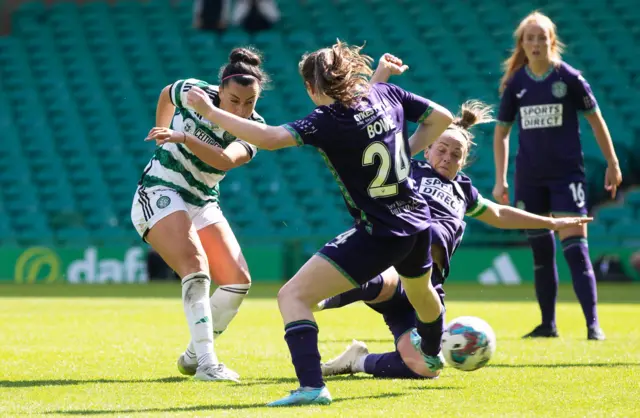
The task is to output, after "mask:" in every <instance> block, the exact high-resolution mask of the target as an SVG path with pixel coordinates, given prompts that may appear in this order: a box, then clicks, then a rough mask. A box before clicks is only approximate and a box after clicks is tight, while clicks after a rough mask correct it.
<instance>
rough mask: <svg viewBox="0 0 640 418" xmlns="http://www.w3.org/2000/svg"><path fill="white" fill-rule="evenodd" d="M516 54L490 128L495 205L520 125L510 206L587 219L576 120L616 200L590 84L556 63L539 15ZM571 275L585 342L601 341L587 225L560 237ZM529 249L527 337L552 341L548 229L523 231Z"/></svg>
mask: <svg viewBox="0 0 640 418" xmlns="http://www.w3.org/2000/svg"><path fill="white" fill-rule="evenodd" d="M515 39H516V47H515V49H514V52H513V55H512V56H511V57H510V58H509V59H508V60H507V61H506V62H505V65H504V66H505V74H504V77H503V78H502V83H501V92H502V99H501V102H500V112H499V114H498V125H497V126H496V128H495V135H494V151H495V164H496V185H495V187H494V190H493V195H494V198H495V199H496V200H497V201H498V202H500V203H505V204H507V203H508V201H509V193H508V192H509V189H508V184H507V177H506V176H507V166H508V163H509V158H508V150H509V147H508V143H509V131H510V129H511V124H512V123H513V122H514V121H515V120H516V118H517V119H518V125H519V128H520V129H519V137H518V142H519V149H518V154H517V156H516V170H515V202H516V206H518V207H522V208H524V209H526V210H527V211H529V212H533V213H538V214H549V213H551V214H553V215H555V216H557V215H561V214H582V215H585V214H586V213H587V205H586V196H585V174H584V162H583V156H582V147H581V144H580V130H579V123H578V116H579V113H583V114H584V115H585V117H586V119H587V121H588V122H589V124H590V125H591V128H592V129H593V133H594V135H595V137H596V140H597V142H598V145H599V146H600V149H601V150H602V154H603V155H604V157H605V159H606V160H607V162H608V167H607V170H606V173H605V188H606V189H607V190H609V191H610V192H611V196H612V197H615V195H616V189H617V187H618V186H619V185H620V183H621V181H622V175H621V172H620V167H619V165H618V159H617V157H616V153H615V150H614V148H613V144H612V142H611V136H610V134H609V130H608V129H607V125H606V123H605V121H604V119H603V117H602V114H601V113H600V111H599V110H598V105H597V103H596V99H595V97H594V95H593V93H592V92H591V88H590V87H589V84H588V83H587V81H586V80H585V79H584V77H583V76H582V75H581V74H580V72H579V71H577V70H576V69H574V68H572V67H571V66H569V65H568V64H566V63H565V62H563V61H561V57H560V53H561V51H562V44H561V43H560V41H559V40H558V38H557V36H556V30H555V25H554V24H553V22H551V20H550V19H549V18H548V17H546V16H544V15H542V14H540V13H537V12H535V13H532V14H530V15H529V16H527V17H526V18H525V19H524V20H522V22H521V23H520V25H519V26H518V28H517V30H516V32H515ZM559 235H560V241H561V242H562V248H563V250H564V256H565V258H566V260H567V263H568V264H569V268H570V269H571V278H572V280H573V288H574V290H575V293H576V295H577V296H578V300H579V301H580V304H581V306H582V310H583V313H584V316H585V319H586V323H587V338H588V339H590V340H603V339H604V338H605V336H604V333H603V332H602V329H601V328H600V326H599V323H598V315H597V311H596V300H597V295H596V280H595V275H594V271H593V267H592V265H591V260H590V259H589V248H588V246H587V227H586V225H581V226H576V227H574V228H567V229H565V230H563V231H560V232H559ZM528 239H529V243H530V245H531V248H532V250H533V260H534V266H535V267H534V270H535V289H536V296H537V298H538V303H539V305H540V310H541V311H542V323H541V324H540V325H539V326H537V327H536V328H535V329H534V330H533V331H531V332H530V333H529V334H527V335H525V337H557V336H558V333H557V328H556V317H555V303H556V296H557V293H558V272H557V268H556V257H555V252H556V250H555V237H554V233H553V232H552V231H549V230H548V229H539V230H536V231H529V233H528Z"/></svg>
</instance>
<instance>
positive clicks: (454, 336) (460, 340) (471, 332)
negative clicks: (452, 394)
mask: <svg viewBox="0 0 640 418" xmlns="http://www.w3.org/2000/svg"><path fill="white" fill-rule="evenodd" d="M495 351H496V335H495V333H494V332H493V329H492V328H491V326H490V325H489V324H488V323H487V322H486V321H484V320H482V319H480V318H477V317H475V316H461V317H459V318H456V319H454V320H453V321H451V322H450V323H449V325H447V328H446V329H445V331H444V334H443V335H442V354H443V355H444V358H445V361H446V362H447V365H449V366H451V367H453V368H456V369H458V370H463V371H466V372H470V371H473V370H478V369H479V368H481V367H484V366H485V365H486V364H487V363H488V362H489V360H491V357H492V356H493V353H494V352H495Z"/></svg>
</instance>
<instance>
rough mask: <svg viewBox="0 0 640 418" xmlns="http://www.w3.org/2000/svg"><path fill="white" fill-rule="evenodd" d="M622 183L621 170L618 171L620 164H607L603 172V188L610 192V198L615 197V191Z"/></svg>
mask: <svg viewBox="0 0 640 418" xmlns="http://www.w3.org/2000/svg"><path fill="white" fill-rule="evenodd" d="M620 183H622V172H621V171H620V165H618V164H617V163H616V164H609V165H608V166H607V171H605V173H604V188H605V190H607V191H608V192H610V193H611V198H612V199H615V198H616V192H617V191H618V186H620Z"/></svg>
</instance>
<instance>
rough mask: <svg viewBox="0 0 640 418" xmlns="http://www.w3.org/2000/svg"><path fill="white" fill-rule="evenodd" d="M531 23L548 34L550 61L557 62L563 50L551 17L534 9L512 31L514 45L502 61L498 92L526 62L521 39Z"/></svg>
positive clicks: (501, 90) (502, 89)
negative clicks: (509, 53)
mask: <svg viewBox="0 0 640 418" xmlns="http://www.w3.org/2000/svg"><path fill="white" fill-rule="evenodd" d="M531 23H537V24H538V25H540V27H542V28H543V29H544V30H546V31H547V33H548V34H549V42H550V43H551V56H550V57H549V58H550V59H551V61H552V62H554V63H556V64H557V63H559V62H560V60H561V58H562V57H561V54H562V52H563V51H564V44H563V43H562V42H560V39H558V34H557V31H556V25H555V24H554V23H553V22H552V21H551V19H549V17H547V16H546V15H543V14H542V13H540V12H537V11H536V12H533V13H531V14H529V15H528V16H527V17H525V18H524V19H522V21H521V22H520V24H519V25H518V28H517V29H516V31H515V32H514V33H513V38H514V40H515V42H516V45H515V47H514V48H513V51H512V53H511V56H510V57H509V58H507V59H506V60H505V61H504V62H503V63H502V70H503V71H504V75H503V76H502V79H501V80H500V93H502V92H503V91H504V89H505V88H506V86H507V82H508V81H509V80H510V79H511V77H513V75H514V74H515V73H516V71H518V70H519V69H521V68H522V67H524V66H525V65H526V64H527V62H528V61H527V56H526V55H525V53H524V48H523V47H522V41H523V38H524V30H525V28H526V27H527V26H528V25H529V24H531Z"/></svg>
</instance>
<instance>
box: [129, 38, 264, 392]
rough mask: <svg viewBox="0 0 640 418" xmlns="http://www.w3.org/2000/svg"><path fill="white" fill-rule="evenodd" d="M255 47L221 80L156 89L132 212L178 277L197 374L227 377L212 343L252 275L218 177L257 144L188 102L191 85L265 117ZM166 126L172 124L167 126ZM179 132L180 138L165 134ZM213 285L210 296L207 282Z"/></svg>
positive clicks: (224, 104)
mask: <svg viewBox="0 0 640 418" xmlns="http://www.w3.org/2000/svg"><path fill="white" fill-rule="evenodd" d="M260 63H261V59H260V57H259V55H257V54H256V52H255V51H253V50H251V49H247V48H236V49H234V50H233V51H232V52H231V54H230V56H229V63H228V64H226V65H225V66H224V67H223V68H222V69H221V72H220V85H219V86H214V85H210V84H208V83H206V82H204V81H200V80H195V79H186V80H178V81H176V82H175V83H173V84H172V85H170V86H167V87H165V89H164V90H162V93H161V94H160V98H159V100H158V107H157V112H156V127H155V128H153V129H152V130H151V132H150V133H149V137H153V139H155V140H156V143H157V145H159V147H158V148H156V151H155V153H154V155H153V158H152V159H151V161H150V162H149V164H148V165H147V167H146V168H145V170H144V173H143V175H142V178H141V180H140V183H139V185H138V189H137V191H136V194H135V197H134V201H133V207H132V209H131V219H132V221H133V224H134V226H135V228H136V230H137V231H138V233H139V234H140V236H141V237H142V238H143V239H144V240H146V241H147V242H148V243H149V244H151V246H152V247H153V248H154V249H155V250H156V251H157V252H158V253H159V254H160V256H162V258H163V259H164V261H166V262H167V264H168V265H169V266H170V267H171V268H172V269H173V270H175V271H176V273H177V274H178V275H179V276H180V277H181V278H182V299H183V304H184V312H185V315H186V317H187V322H188V324H189V330H190V333H191V342H190V344H189V347H188V348H187V350H186V351H185V353H184V354H183V355H181V356H180V357H179V359H178V369H179V370H180V372H181V373H182V374H186V375H195V378H196V379H199V380H233V381H237V379H238V375H237V373H235V372H234V371H232V370H230V369H228V368H226V367H225V366H224V365H223V364H222V363H219V361H218V359H217V356H216V354H215V351H214V348H213V342H214V333H215V335H218V334H220V333H221V332H222V331H224V330H225V329H226V328H227V325H228V324H229V322H231V320H232V319H233V318H234V317H235V315H236V314H237V313H238V309H239V308H240V304H241V303H242V301H243V300H244V298H245V296H246V295H247V292H248V291H249V287H250V285H251V278H250V276H249V270H248V268H247V263H246V261H245V259H244V256H243V255H242V251H241V250H240V246H239V245H238V242H237V240H236V238H235V235H234V234H233V231H232V230H231V228H230V227H229V224H228V223H227V221H226V220H225V218H224V215H223V214H222V212H221V210H220V206H219V191H218V183H219V182H220V181H221V180H222V179H223V178H224V176H225V173H226V172H227V171H229V170H231V169H233V168H236V167H238V166H241V165H243V164H246V163H247V162H249V161H250V160H251V159H252V158H253V157H254V155H255V153H256V148H255V147H254V146H253V145H250V144H248V143H247V142H245V141H242V140H240V139H236V137H235V136H233V135H231V134H230V133H229V132H227V131H225V130H224V129H222V128H220V127H219V126H216V125H214V124H212V123H211V122H209V121H207V120H205V119H203V118H202V116H201V115H199V114H197V113H196V112H194V111H193V110H190V109H188V108H187V106H186V101H187V98H186V95H187V92H188V91H189V89H190V88H192V87H194V86H197V87H199V88H200V89H202V90H203V91H205V92H206V93H205V94H207V97H209V98H210V100H211V101H212V102H213V103H214V105H215V106H217V107H220V108H222V109H225V110H227V111H229V112H232V113H233V114H235V115H237V116H239V117H241V118H246V119H248V120H251V121H255V122H259V123H264V121H263V120H262V118H261V117H260V116H259V115H258V114H257V113H256V112H255V104H256V101H257V100H258V97H259V95H260V92H261V89H262V87H263V84H264V83H265V82H266V81H267V80H266V75H265V74H264V72H263V71H262V69H261V67H260ZM169 126H171V128H169ZM172 134H173V135H178V136H179V137H180V138H181V139H180V141H179V142H178V143H167V142H166V141H164V140H163V138H165V137H166V136H171V135H172ZM211 280H213V281H214V282H215V283H216V284H217V285H218V288H217V289H216V290H215V292H214V293H213V295H211V297H209V292H210V282H211Z"/></svg>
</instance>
